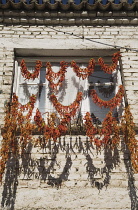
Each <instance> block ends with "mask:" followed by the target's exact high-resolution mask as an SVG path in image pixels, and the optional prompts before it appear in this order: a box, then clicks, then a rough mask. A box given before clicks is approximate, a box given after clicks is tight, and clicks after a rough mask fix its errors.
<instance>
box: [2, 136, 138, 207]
mask: <svg viewBox="0 0 138 210" xmlns="http://www.w3.org/2000/svg"><path fill="white" fill-rule="evenodd" d="M34 149H36V150H37V149H38V151H39V154H41V156H43V157H40V158H37V159H36V158H33V157H32V154H33V153H32V151H33V150H34ZM34 149H33V146H32V144H31V143H30V144H29V145H28V148H27V150H26V153H25V154H24V155H23V156H22V157H20V158H18V159H15V158H14V157H11V158H10V159H9V160H8V162H7V167H6V172H5V181H4V185H3V193H2V201H1V206H2V208H6V207H7V208H8V209H10V210H13V209H14V204H15V200H16V192H17V186H18V180H19V179H25V180H29V179H39V180H41V181H43V182H45V183H47V185H50V186H52V187H56V188H57V189H59V188H61V187H62V184H63V183H64V182H66V181H68V180H69V175H70V169H71V167H72V165H73V161H72V156H74V155H75V156H76V159H77V155H79V154H83V157H84V161H85V164H84V167H85V170H86V173H87V174H88V178H87V179H88V180H89V182H90V184H91V186H92V187H95V188H97V189H98V190H102V188H103V187H108V185H109V184H110V179H111V172H112V170H113V169H114V168H115V167H116V166H117V165H119V163H120V158H119V151H118V149H117V148H115V149H114V150H113V151H111V150H110V149H107V148H106V149H104V151H103V153H104V160H103V163H104V167H103V168H99V167H96V166H95V164H94V159H93V158H92V157H93V152H94V147H93V145H92V143H90V142H89V141H88V139H87V138H86V140H85V141H84V137H83V139H81V137H76V139H75V141H74V140H72V138H70V139H69V141H66V140H65V138H62V139H60V140H59V142H51V141H49V142H47V144H46V145H45V144H44V143H43V139H41V148H38V147H37V148H34ZM121 149H122V151H123V154H124V164H125V167H126V171H127V176H128V191H129V197H130V200H131V210H137V209H138V201H137V195H136V188H135V185H134V181H135V180H134V177H133V171H132V168H131V162H130V157H129V152H128V149H127V147H126V145H125V144H124V143H122V148H121ZM60 153H61V156H62V155H63V154H64V155H63V157H64V159H65V160H64V166H63V167H61V165H60V162H59V163H58V161H57V155H58V154H60ZM98 153H100V152H98ZM19 161H20V162H21V163H19ZM55 166H58V167H59V168H60V169H61V170H60V173H58V174H56V172H55ZM80 166H82V165H80ZM36 171H37V172H36ZM55 174H56V175H55ZM97 174H101V176H102V177H103V179H102V181H101V180H100V179H98V178H97ZM99 180H100V181H99Z"/></svg>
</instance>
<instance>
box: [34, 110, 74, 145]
mask: <svg viewBox="0 0 138 210" xmlns="http://www.w3.org/2000/svg"><path fill="white" fill-rule="evenodd" d="M56 119H57V116H56V114H51V116H50V118H48V124H47V125H46V123H45V121H44V119H43V118H42V115H41V113H40V111H39V110H38V109H37V110H36V115H35V116H34V121H35V123H36V125H37V126H38V131H40V132H42V133H43V135H44V137H45V140H46V141H48V140H49V139H52V140H53V141H56V140H57V138H59V137H60V136H61V135H63V134H65V132H66V131H67V129H68V127H67V125H68V123H69V122H70V120H71V118H70V116H68V115H66V114H65V116H64V118H63V119H61V120H60V123H59V125H56V123H55V121H56Z"/></svg>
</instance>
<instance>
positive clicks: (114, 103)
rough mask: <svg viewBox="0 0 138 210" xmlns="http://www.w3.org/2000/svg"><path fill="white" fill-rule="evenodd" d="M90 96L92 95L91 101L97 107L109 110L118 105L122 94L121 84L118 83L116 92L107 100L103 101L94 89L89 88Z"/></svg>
mask: <svg viewBox="0 0 138 210" xmlns="http://www.w3.org/2000/svg"><path fill="white" fill-rule="evenodd" d="M90 96H91V97H92V100H93V102H94V103H95V104H97V105H98V106H99V107H101V108H102V107H104V108H110V109H111V110H113V109H114V108H115V107H117V106H118V105H120V103H121V101H122V98H123V96H124V88H123V86H122V85H120V86H119V90H118V92H117V94H116V95H115V96H114V97H113V98H112V99H110V100H109V101H104V100H102V99H100V98H99V96H98V95H97V93H96V91H95V90H94V89H92V90H90Z"/></svg>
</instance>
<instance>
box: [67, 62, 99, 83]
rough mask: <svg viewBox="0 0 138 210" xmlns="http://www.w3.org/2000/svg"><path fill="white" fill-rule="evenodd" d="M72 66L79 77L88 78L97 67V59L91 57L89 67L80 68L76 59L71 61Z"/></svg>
mask: <svg viewBox="0 0 138 210" xmlns="http://www.w3.org/2000/svg"><path fill="white" fill-rule="evenodd" d="M71 67H72V68H73V70H74V72H75V73H76V75H77V76H78V77H79V78H82V79H83V80H84V79H86V78H88V76H90V75H91V74H92V73H93V72H94V67H95V60H94V59H91V60H90V61H89V64H88V67H87V68H80V67H79V66H78V65H77V64H76V62H75V61H72V62H71Z"/></svg>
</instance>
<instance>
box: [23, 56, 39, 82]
mask: <svg viewBox="0 0 138 210" xmlns="http://www.w3.org/2000/svg"><path fill="white" fill-rule="evenodd" d="M20 66H21V74H22V76H23V77H24V78H26V79H33V80H34V79H35V78H38V76H39V73H40V69H41V67H42V62H41V61H39V60H37V61H36V65H35V70H34V72H33V73H30V71H28V69H27V66H26V63H25V61H24V60H22V61H21V64H20Z"/></svg>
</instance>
